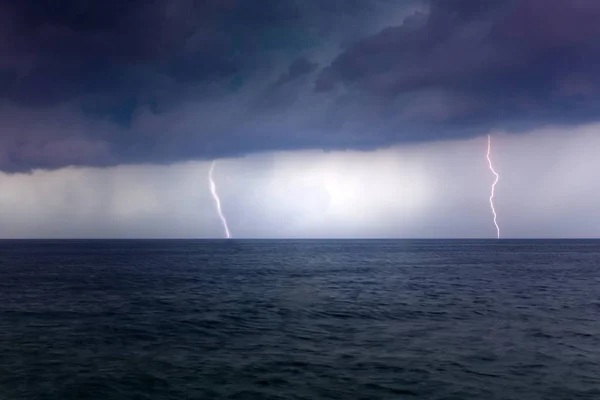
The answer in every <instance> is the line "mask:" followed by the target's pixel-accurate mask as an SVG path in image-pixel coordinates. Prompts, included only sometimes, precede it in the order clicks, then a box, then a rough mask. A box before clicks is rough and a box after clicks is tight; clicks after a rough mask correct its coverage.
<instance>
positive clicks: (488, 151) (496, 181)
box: [487, 135, 500, 239]
mask: <svg viewBox="0 0 600 400" xmlns="http://www.w3.org/2000/svg"><path fill="white" fill-rule="evenodd" d="M491 152H492V136H491V135H488V146H487V160H488V165H489V167H490V171H492V174H494V176H495V177H496V179H495V180H494V183H493V184H492V191H491V193H490V208H491V209H492V214H494V225H495V226H496V237H497V238H498V239H500V227H499V226H498V221H497V219H498V215H497V214H496V208H495V207H494V195H495V191H496V184H497V183H498V180H499V179H500V175H498V173H497V172H496V171H495V170H494V165H493V164H492V159H491V157H490V153H491Z"/></svg>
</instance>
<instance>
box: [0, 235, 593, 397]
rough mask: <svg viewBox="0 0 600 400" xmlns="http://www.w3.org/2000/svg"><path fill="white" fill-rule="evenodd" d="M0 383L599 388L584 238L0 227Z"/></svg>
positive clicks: (293, 391) (8, 391)
mask: <svg viewBox="0 0 600 400" xmlns="http://www.w3.org/2000/svg"><path fill="white" fill-rule="evenodd" d="M0 399H2V400H11V399H45V400H46V399H48V400H50V399H52V400H53V399H56V400H59V399H60V400H66V399H78V400H79V399H103V400H106V399H174V400H175V399H176V400H184V399H317V400H318V399H440V400H441V399H447V400H450V399H455V400H471V399H473V400H475V399H477V400H482V399H485V400H494V399H519V400H523V399H525V400H529V399H544V400H553V399H556V400H558V399H565V400H577V399H594V400H597V399H600V241H577V240H572V241H460V240H456V241H427V240H424V241H418V240H415V241H334V240H331V241H235V240H233V241H0Z"/></svg>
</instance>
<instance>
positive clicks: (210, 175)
mask: <svg viewBox="0 0 600 400" xmlns="http://www.w3.org/2000/svg"><path fill="white" fill-rule="evenodd" d="M216 163H217V162H216V161H213V162H212V164H211V165H210V169H209V170H208V180H209V182H210V192H211V193H212V197H213V199H215V205H216V206H217V214H219V218H221V223H222V224H223V229H225V236H226V237H227V239H231V233H229V227H228V226H227V220H226V219H225V216H224V215H223V211H222V210H221V200H219V194H218V193H217V185H215V181H214V179H213V171H214V169H215V164H216Z"/></svg>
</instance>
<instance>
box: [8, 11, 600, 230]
mask: <svg viewBox="0 0 600 400" xmlns="http://www.w3.org/2000/svg"><path fill="white" fill-rule="evenodd" d="M598 21H600V3H599V2H597V1H596V0H570V1H565V0H518V1H517V0H410V1H397V0H396V1H392V0H327V1H325V0H304V1H297V0H261V1H255V0H254V1H250V0H168V1H167V0H155V1H152V2H148V1H143V0H126V1H125V0H121V1H116V0H89V1H86V2H82V1H79V0H63V1H60V2H56V1H52V0H0V55H1V57H0V118H1V120H2V121H3V124H2V131H1V132H2V133H1V134H0V237H6V238H16V237H19V238H20V237H23V238H31V237H37V238H40V237H43V238H46V237H48V238H83V237H85V238H88V237H89V238H110V237H115V238H134V237H152V238H154V237H157V238H158V237H190V238H193V237H199V238H212V237H223V234H224V232H223V227H222V226H221V222H220V220H219V218H218V215H217V214H216V210H215V203H214V199H213V198H212V197H211V193H210V188H209V185H208V180H207V178H208V170H209V167H210V164H211V162H212V161H213V160H217V164H216V167H215V171H214V177H215V181H216V184H217V189H218V192H219V195H220V198H221V203H222V206H223V212H224V214H225V216H226V218H227V220H228V223H229V228H230V230H231V231H232V235H233V236H234V237H240V238H242V237H248V238H253V237H257V238H262V237H265V238H280V237H291V238H302V237H307V238H320V237H343V238H350V237H358V238H363V237H365V238H376V237H390V238H393V237H399V238H410V237H419V238H420V237H423V238H433V237H474V238H479V237H482V238H486V237H490V238H493V237H495V236H496V231H495V227H494V225H493V221H492V220H491V210H490V204H489V195H490V189H491V184H492V183H493V180H494V176H493V174H492V173H491V171H490V170H489V169H488V165H487V160H486V159H485V152H486V149H487V137H488V135H491V138H492V144H493V148H492V159H493V162H494V166H495V169H496V170H497V171H498V172H499V174H500V180H499V182H498V185H497V187H496V197H495V199H494V200H495V206H496V209H497V211H498V223H499V225H500V228H501V233H502V237H598V236H600V212H599V211H597V210H596V207H595V205H596V204H599V200H600V184H599V183H598V179H597V177H596V171H598V170H599V169H600V161H597V159H598V157H597V156H596V153H597V152H598V150H600V136H599V135H598V131H599V130H600V124H599V123H600V121H598V115H600V114H599V113H598V112H597V111H598V107H597V106H596V104H598V100H599V99H600V96H599V99H596V96H597V94H598V93H599V88H600V86H599V85H600V74H599V73H598V72H597V71H599V70H600V69H599V68H598V67H600V42H599V41H598V40H597V38H598V37H600V24H599V23H598Z"/></svg>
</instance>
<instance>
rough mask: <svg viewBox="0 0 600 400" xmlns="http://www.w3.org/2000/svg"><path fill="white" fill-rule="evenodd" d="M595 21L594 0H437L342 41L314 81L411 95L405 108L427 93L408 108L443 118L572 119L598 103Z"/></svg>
mask: <svg viewBox="0 0 600 400" xmlns="http://www.w3.org/2000/svg"><path fill="white" fill-rule="evenodd" d="M599 22H600V3H599V2H596V1H594V0H576V1H563V0H519V1H508V0H507V1H475V0H473V1H470V0H456V1H454V0H452V1H446V0H439V1H438V0H436V1H433V2H432V3H431V8H430V10H429V12H427V13H418V14H415V15H414V16H412V17H410V18H408V19H407V20H406V21H405V22H404V24H402V25H398V26H393V27H388V28H386V29H384V30H382V31H381V32H379V33H377V34H376V35H373V36H370V37H368V38H365V39H363V40H361V41H359V42H358V43H356V44H354V45H353V46H351V47H350V48H348V49H347V50H346V51H344V52H343V53H342V54H340V55H339V56H338V57H337V58H336V59H335V60H334V61H333V62H332V64H331V65H330V66H329V67H327V68H326V69H325V70H324V71H323V72H322V73H321V74H320V76H319V78H318V79H317V82H316V90H317V91H318V92H330V91H332V89H334V88H335V87H337V86H339V85H345V86H347V87H352V88H356V89H357V90H359V91H361V92H363V93H369V94H371V95H374V96H376V97H380V98H386V99H388V100H389V101H392V100H394V99H397V98H398V97H402V96H404V95H411V96H413V99H416V101H412V102H411V103H412V104H411V106H409V110H410V109H411V108H412V107H414V106H415V103H416V104H418V103H419V99H421V98H422V97H423V96H424V95H426V94H428V95H429V96H433V97H434V98H437V99H438V101H433V100H431V101H429V102H426V103H424V104H422V105H421V106H418V107H419V108H420V110H418V111H419V112H418V113H416V115H417V116H418V117H419V118H420V117H423V118H425V119H427V118H431V119H433V120H438V118H439V116H440V115H441V114H440V107H442V108H444V111H445V112H443V113H442V114H443V116H444V117H443V118H442V119H443V120H445V121H446V122H447V123H448V124H452V123H453V122H461V121H462V122H473V123H475V122H477V123H484V122H487V123H490V126H493V125H494V124H499V125H500V124H501V123H502V122H503V121H504V122H514V121H515V120H517V121H522V122H526V121H529V122H532V123H542V124H543V123H547V122H560V121H561V120H562V122H567V121H569V119H570V118H573V120H572V121H571V122H580V121H581V118H585V117H586V116H587V117H589V118H591V117H593V116H594V115H595V114H596V111H597V107H596V104H597V99H598V89H599V83H600V79H599V78H600V75H599V74H598V72H597V71H598V67H599V66H600V44H599V42H598V41H597V38H598V37H599V35H600V24H599ZM457 102H458V106H457ZM404 111H406V109H402V110H400V112H404ZM409 116H410V117H414V116H415V113H409ZM441 134H443V132H440V135H441Z"/></svg>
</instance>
